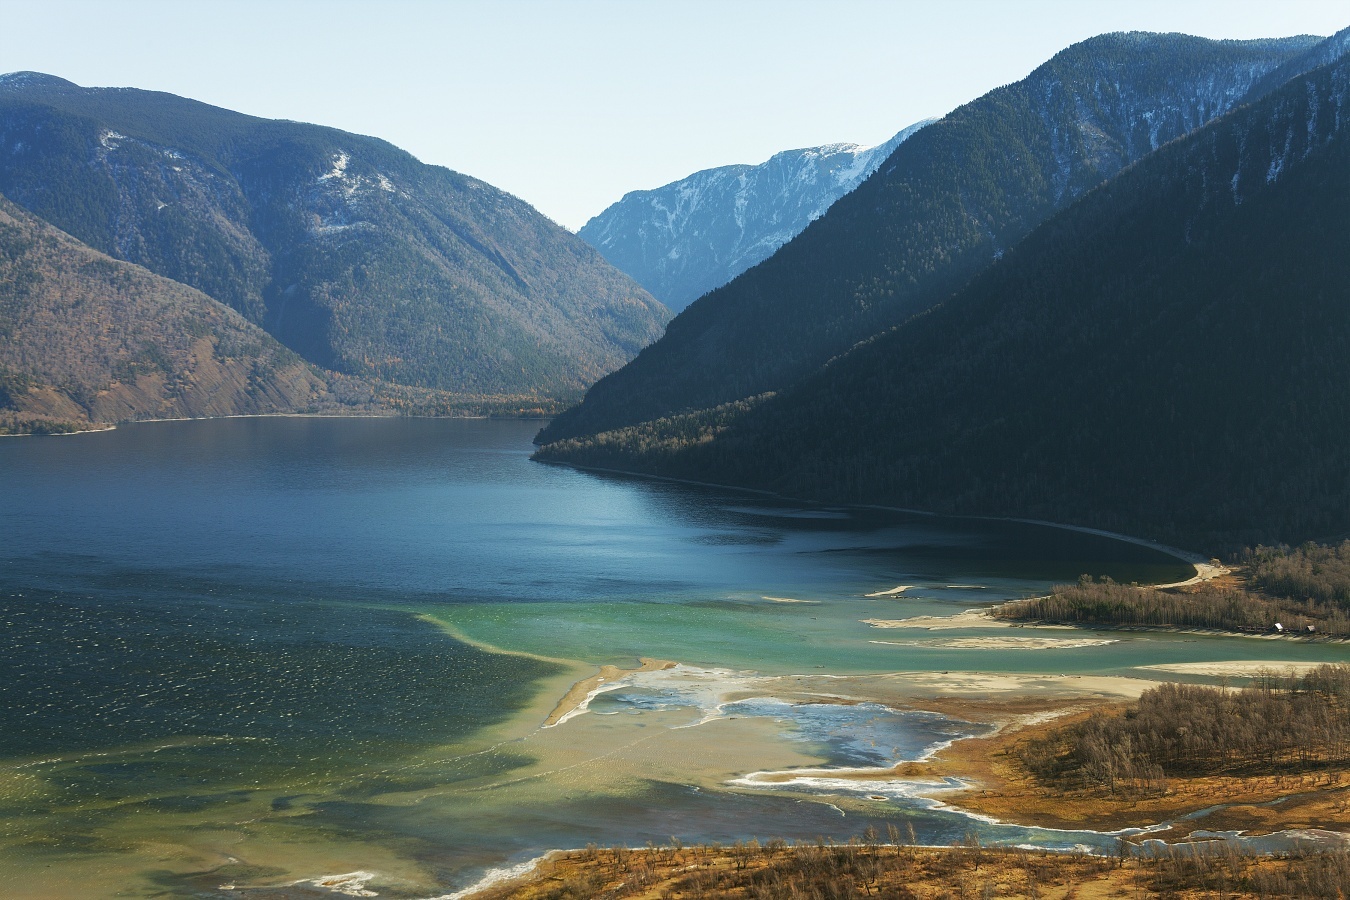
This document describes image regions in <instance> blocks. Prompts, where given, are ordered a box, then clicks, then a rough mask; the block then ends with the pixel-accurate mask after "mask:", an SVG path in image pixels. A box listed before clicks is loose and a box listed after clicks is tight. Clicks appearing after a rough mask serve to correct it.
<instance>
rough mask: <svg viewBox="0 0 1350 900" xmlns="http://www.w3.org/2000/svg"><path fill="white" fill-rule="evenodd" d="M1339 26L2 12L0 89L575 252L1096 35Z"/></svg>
mask: <svg viewBox="0 0 1350 900" xmlns="http://www.w3.org/2000/svg"><path fill="white" fill-rule="evenodd" d="M1347 26H1350V3H1347V2H1346V0H1260V2H1251V0H1223V2H1202V0H1132V2H1117V0H1072V2H1068V0H942V2H936V0H923V2H918V0H916V2H904V0H889V2H887V0H831V2H819V0H719V2H712V0H660V2H658V0H493V2H489V0H381V2H378V3H376V2H368V0H263V2H259V0H168V2H165V0H0V28H3V39H0V72H14V71H22V70H32V71H39V72H46V73H48V74H51V75H58V76H60V77H62V78H66V79H69V80H71V81H74V82H76V83H78V84H82V85H87V86H117V87H139V88H145V89H150V90H160V91H169V92H171V93H175V94H180V95H183V96H187V97H192V98H194V99H197V100H202V101H205V102H207V103H212V104H215V105H217V106H223V107H227V108H229V109H234V110H238V111H240V112H246V113H250V114H253V115H258V116H265V117H269V118H285V119H296V120H300V121H306V122H316V123H319V124H323V125H331V126H334V127H337V128H342V129H345V130H347V131H354V132H359V133H362V134H370V135H375V136H377V137H381V138H384V139H385V140H388V141H390V142H392V143H394V144H397V145H398V146H400V147H402V148H404V149H405V150H408V151H410V152H411V153H413V154H414V155H416V156H417V157H418V158H419V159H421V160H423V161H424V162H428V163H434V164H437V165H443V166H448V167H449V168H452V169H455V170H458V171H460V172H464V173H466V174H469V175H473V176H474V177H477V178H481V179H483V180H484V181H487V182H490V183H491V184H494V185H496V186H497V187H500V188H502V189H504V190H507V191H510V192H511V193H513V194H515V195H517V196H519V197H521V198H522V199H524V200H526V201H528V202H529V203H531V204H533V205H534V206H535V207H536V208H538V209H539V210H540V211H542V212H543V213H544V214H545V215H547V216H549V217H550V218H552V219H553V220H554V221H556V222H558V223H560V224H562V225H564V226H566V227H568V228H571V229H573V230H575V229H577V228H579V227H580V226H581V225H582V224H584V223H585V222H586V220H587V219H589V218H590V217H591V216H593V215H595V214H596V213H598V212H600V211H601V210H602V209H604V208H605V207H606V206H608V205H609V204H610V203H613V202H614V201H616V200H618V199H619V198H620V197H621V196H623V194H625V193H627V192H628V191H631V190H639V189H643V188H653V187H658V186H660V185H663V184H666V183H669V182H671V181H674V180H677V179H679V178H683V177H684V176H686V175H689V174H691V173H693V172H695V171H698V170H700V169H705V168H710V167H713V166H720V165H728V164H731V163H757V162H762V161H763V160H765V159H767V158H768V157H770V156H772V155H773V154H774V153H776V152H778V151H780V150H788V149H794V148H798V147H810V146H815V145H819V144H825V143H835V142H842V141H851V142H855V143H860V144H875V143H880V142H882V141H884V140H886V139H887V138H889V137H890V136H891V135H893V134H894V133H895V132H897V131H899V130H900V129H901V128H903V127H905V126H906V125H908V124H910V123H912V122H915V121H918V120H920V119H923V118H927V117H930V116H941V115H943V114H945V113H947V112H949V111H950V110H952V109H955V108H956V107H958V106H960V105H961V104H962V103H965V102H967V101H969V100H973V99H974V98H976V97H978V96H980V95H981V94H984V93H986V92H987V91H989V90H991V89H993V88H995V87H998V86H999V85H1002V84H1006V83H1008V82H1012V81H1016V80H1018V79H1020V78H1022V77H1024V76H1025V75H1026V74H1027V73H1029V72H1030V71H1031V70H1032V69H1034V68H1035V67H1036V66H1037V65H1039V64H1040V63H1042V62H1044V61H1045V60H1046V59H1049V58H1050V57H1051V56H1053V55H1054V54H1055V53H1056V52H1058V51H1059V50H1061V49H1063V48H1064V47H1067V46H1068V45H1070V44H1073V43H1075V42H1077V41H1080V40H1084V39H1086V38H1088V37H1091V36H1092V35H1095V34H1101V33H1104V32H1109V31H1181V32H1186V33H1189V34H1198V35H1203V36H1205V37H1212V38H1256V37H1281V36H1286V35H1293V34H1323V35H1325V34H1331V33H1333V32H1335V31H1338V30H1340V29H1342V28H1345V27H1347Z"/></svg>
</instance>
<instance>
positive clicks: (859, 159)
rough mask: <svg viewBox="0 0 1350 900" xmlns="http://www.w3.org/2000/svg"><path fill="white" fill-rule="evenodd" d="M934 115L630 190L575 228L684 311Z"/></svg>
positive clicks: (793, 231) (816, 213) (764, 254)
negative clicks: (867, 135)
mask: <svg viewBox="0 0 1350 900" xmlns="http://www.w3.org/2000/svg"><path fill="white" fill-rule="evenodd" d="M931 121H933V120H931V119H930V120H925V121H923V122H919V123H917V124H915V125H911V126H910V127H908V128H906V129H904V130H903V131H901V132H900V133H899V134H897V135H895V136H894V137H892V138H891V139H890V140H888V141H886V142H885V143H882V144H877V145H875V146H871V147H862V146H859V145H857V144H825V145H823V146H820V147H807V148H805V149H801V150H786V151H783V152H782V153H777V154H774V156H773V157H771V158H770V159H768V160H767V161H765V162H763V163H761V164H759V165H755V166H750V165H733V166H722V167H720V168H716V169H705V170H704V171H701V172H695V173H694V174H693V175H690V176H689V177H688V178H683V179H681V180H679V181H675V182H672V183H670V184H667V185H665V186H664V187H659V188H656V189H655V190H647V191H633V192H631V193H629V194H626V195H624V197H623V199H622V200H620V201H619V202H618V203H615V204H613V205H612V206H610V207H609V208H608V209H606V210H605V211H604V212H602V213H600V214H599V215H598V216H596V217H595V218H593V219H591V220H590V221H589V222H587V223H586V225H585V226H583V227H582V229H581V231H580V232H578V234H579V235H580V236H581V237H582V238H583V239H584V240H586V241H587V242H588V243H590V244H591V245H592V246H594V247H595V248H596V249H597V250H599V251H600V253H601V254H603V255H604V257H605V258H606V259H608V260H609V261H610V262H611V263H613V264H614V265H615V266H617V267H618V268H620V269H622V270H623V271H625V272H627V273H628V274H629V275H631V276H632V277H633V278H635V279H637V281H638V282H639V283H641V284H642V286H643V287H645V288H646V289H647V290H649V291H651V293H652V294H653V295H655V296H656V297H657V298H658V299H659V300H661V301H662V302H664V303H665V304H666V305H667V306H669V307H670V308H671V309H674V310H676V311H678V310H681V309H683V308H684V307H685V306H688V305H689V303H691V302H692V301H694V300H695V299H697V298H698V297H700V296H701V295H703V294H705V293H707V292H708V291H710V290H712V289H713V288H716V287H720V286H721V285H723V284H725V283H727V282H728V281H730V280H731V279H733V278H735V277H736V276H737V275H739V274H740V273H741V272H744V271H745V270H746V269H749V268H750V267H751V266H754V265H756V264H758V263H760V262H762V261H764V260H765V259H767V258H768V257H769V256H771V255H772V254H773V252H774V251H775V250H777V249H778V248H779V247H781V246H783V245H784V244H785V243H787V242H788V241H790V240H792V238H794V237H796V236H797V235H798V234H799V233H801V231H802V230H803V229H804V228H806V226H807V225H809V224H811V222H812V221H814V220H815V219H818V218H819V217H820V216H822V215H824V213H825V211H826V210H827V209H829V208H830V206H831V205H832V204H833V203H834V202H835V201H836V200H838V199H839V198H840V197H842V196H843V195H845V194H847V193H848V192H849V191H851V190H853V189H854V188H856V187H857V186H858V185H859V184H861V183H862V182H863V181H864V180H865V179H866V178H867V177H868V176H870V175H871V174H872V173H873V172H875V171H876V170H877V167H879V166H880V165H881V163H882V162H884V161H885V160H886V158H887V157H889V156H890V155H891V153H892V151H894V150H895V148H896V147H898V146H899V145H900V144H901V143H902V142H903V141H905V140H906V139H907V138H908V137H909V136H910V135H912V134H913V133H914V132H916V131H918V130H919V129H920V128H922V127H923V126H924V125H927V124H929V122H931Z"/></svg>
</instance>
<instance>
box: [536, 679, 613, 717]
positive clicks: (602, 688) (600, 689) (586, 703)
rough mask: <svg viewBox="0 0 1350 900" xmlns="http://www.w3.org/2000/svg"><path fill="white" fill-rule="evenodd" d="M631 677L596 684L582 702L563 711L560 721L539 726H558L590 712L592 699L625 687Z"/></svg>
mask: <svg viewBox="0 0 1350 900" xmlns="http://www.w3.org/2000/svg"><path fill="white" fill-rule="evenodd" d="M629 677H630V676H624V677H623V678H616V679H614V680H613V681H605V682H602V683H601V684H598V685H596V686H595V687H594V688H592V689H591V690H590V691H588V692H587V693H586V696H585V697H584V698H582V700H581V702H580V703H578V704H577V705H576V706H574V707H572V708H571V709H569V710H568V711H567V712H565V713H563V714H562V715H561V716H559V717H558V721H556V722H554V723H553V724H552V725H541V726H539V727H540V728H557V727H558V726H559V725H561V724H563V723H564V722H566V721H568V720H570V719H575V718H576V717H577V716H579V715H581V714H582V713H585V712H589V711H590V708H591V701H592V700H594V699H595V698H596V697H599V696H600V695H601V694H604V693H607V692H609V691H615V690H618V689H619V688H621V687H623V683H624V682H625V681H627V680H628V678H629Z"/></svg>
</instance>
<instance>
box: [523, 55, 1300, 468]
mask: <svg viewBox="0 0 1350 900" xmlns="http://www.w3.org/2000/svg"><path fill="white" fill-rule="evenodd" d="M1318 40H1319V39H1315V38H1288V39H1282V40H1269V41H1211V40H1205V39H1202V38H1195V37H1188V36H1185V35H1176V34H1170V35H1159V34H1140V33H1132V34H1110V35H1103V36H1101V37H1096V38H1092V39H1091V40H1088V41H1084V42H1083V43H1081V44H1076V45H1074V46H1072V47H1070V48H1068V49H1067V50H1064V51H1063V52H1061V53H1059V54H1057V55H1056V56H1055V57H1054V58H1053V59H1051V60H1050V61H1049V62H1047V63H1045V64H1044V65H1042V66H1041V67H1040V68H1038V69H1036V70H1035V71H1034V72H1032V73H1031V75H1029V76H1028V77H1027V78H1026V79H1024V80H1022V81H1020V82H1017V83H1016V84H1011V85H1008V86H1006V87H1002V88H999V89H997V90H994V91H991V92H990V93H989V94H986V95H985V96H984V97H981V98H980V99H978V100H975V101H974V102H972V103H970V104H967V105H966V106H963V107H961V108H960V109H957V110H956V111H955V112H953V113H951V114H950V115H948V116H947V117H945V118H944V119H942V120H940V121H938V122H935V123H933V124H931V125H928V126H927V127H925V128H923V129H922V130H921V131H919V132H918V133H917V134H915V135H914V136H913V137H911V138H909V139H908V140H906V141H905V142H904V143H902V144H901V145H900V146H899V147H898V148H897V149H896V151H895V152H894V153H893V154H892V155H891V157H890V158H889V159H888V160H887V161H886V162H885V163H883V164H882V166H881V168H880V169H878V170H877V172H876V173H875V174H874V175H873V176H872V177H871V178H869V179H868V180H867V181H865V182H864V183H863V184H862V185H861V186H860V187H859V188H858V189H857V190H855V191H853V192H852V193H851V194H848V195H847V196H845V197H843V198H841V199H840V200H839V201H838V202H837V203H835V204H834V206H832V207H831V208H830V210H829V211H828V212H827V213H826V214H825V215H824V216H822V217H821V218H819V219H817V220H816V221H815V222H813V223H812V224H811V225H810V226H809V227H807V229H806V230H805V231H803V232H802V233H801V234H800V235H799V236H798V237H796V238H795V239H794V240H792V241H791V242H789V243H788V244H787V245H786V246H784V247H783V248H782V249H780V250H779V251H778V252H777V253H776V254H774V255H773V256H772V257H770V258H769V259H768V260H766V261H765V262H763V263H761V264H760V265H758V266H756V267H755V268H753V269H751V270H749V271H748V272H746V273H744V274H742V275H741V276H740V277H738V278H737V279H736V280H734V281H733V282H731V283H730V284H728V285H726V286H725V287H722V288H720V289H718V290H715V291H713V292H711V293H709V294H707V295H706V296H704V297H703V298H701V299H700V300H698V301H697V302H695V303H694V304H693V305H692V306H690V307H689V308H688V309H687V310H685V311H684V312H683V313H681V314H680V315H679V316H678V317H677V318H676V319H675V320H674V321H673V322H671V323H670V325H669V327H668V328H667V330H666V334H665V336H664V337H663V338H662V339H661V340H660V341H658V342H656V343H655V344H653V345H652V346H651V347H649V348H647V349H646V350H645V351H644V352H643V353H642V354H641V355H639V357H638V358H637V359H635V360H634V361H633V362H632V363H630V364H629V365H628V366H626V367H625V368H623V369H622V370H620V371H618V372H616V373H614V374H613V375H610V376H608V377H607V378H605V379H603V380H601V381H600V382H599V383H597V384H596V385H595V386H594V387H593V388H592V389H591V390H590V391H589V393H588V394H587V397H586V400H585V401H584V402H583V403H582V404H581V405H580V406H579V407H576V408H574V409H572V410H569V411H568V412H567V413H566V414H564V415H563V416H560V417H559V418H557V419H555V420H554V421H553V423H552V424H551V425H550V427H549V428H547V429H546V430H545V431H544V432H543V433H542V434H541V436H540V439H541V441H544V442H547V441H550V440H556V439H559V438H565V437H572V436H577V435H583V434H588V433H594V432H597V431H601V430H606V429H612V428H615V427H619V426H623V425H629V424H633V423H636V422H640V421H643V420H645V419H651V418H655V417H659V416H665V415H669V414H671V413H676V412H680V411H684V410H691V409H697V408H701V407H711V406H714V405H716V404H720V403H724V402H728V401H734V400H737V399H740V398H745V397H749V396H752V395H756V394H759V393H761V392H764V391H771V390H780V389H782V388H784V387H786V386H787V385H789V384H791V383H792V382H793V381H794V380H795V379H797V378H800V377H801V376H803V375H805V374H807V373H809V372H811V371H813V370H815V369H816V368H818V367H819V366H821V365H822V364H824V363H825V362H826V361H828V360H829V359H830V358H832V357H833V356H836V355H838V354H840V353H843V352H845V351H846V350H848V348H849V347H851V346H853V344H855V343H856V342H858V341H860V340H863V339H864V338H867V337H869V336H871V335H873V334H876V333H877V332H879V331H881V330H883V329H885V328H887V327H890V326H893V325H896V324H899V323H900V322H903V321H904V320H905V319H907V318H909V317H910V316H911V315H913V314H915V313H917V312H921V311H923V310H925V309H928V308H930V307H932V306H933V305H935V304H937V303H939V302H941V301H942V300H944V299H946V298H947V297H948V296H949V295H950V294H951V292H953V291H954V290H956V289H958V288H959V287H961V286H962V285H963V284H965V283H966V282H967V281H968V280H969V279H970V278H971V277H972V276H973V275H975V274H976V273H977V272H979V271H980V270H981V269H983V268H985V267H986V266H988V265H989V264H990V263H991V262H992V261H993V260H995V259H996V258H998V257H999V256H1000V255H1001V254H1002V253H1004V252H1005V251H1006V250H1007V249H1008V248H1009V247H1011V246H1013V245H1014V244H1015V243H1017V242H1018V241H1019V240H1021V239H1022V238H1023V237H1024V236H1025V235H1026V234H1028V233H1029V232H1030V231H1031V229H1032V228H1034V227H1035V226H1036V225H1038V224H1040V223H1041V222H1043V221H1045V220H1046V219H1047V218H1048V217H1049V216H1051V215H1052V214H1054V213H1055V212H1056V211H1058V210H1060V209H1063V208H1064V207H1066V206H1068V205H1069V204H1070V203H1072V202H1073V201H1074V200H1075V199H1076V198H1077V197H1080V196H1081V195H1082V194H1083V193H1084V192H1086V191H1087V190H1089V189H1091V188H1092V187H1094V186H1096V185H1098V184H1100V183H1101V182H1103V181H1105V180H1106V179H1107V178H1110V177H1111V176H1113V175H1115V174H1116V173H1117V172H1119V171H1121V170H1122V169H1123V168H1124V167H1126V166H1127V165H1129V164H1130V163H1131V162H1134V161H1135V160H1138V159H1140V158H1141V157H1143V156H1145V155H1146V154H1148V153H1150V152H1152V151H1153V150H1155V149H1157V148H1158V147H1160V146H1162V145H1163V144H1165V143H1166V142H1168V141H1169V140H1172V139H1174V138H1176V137H1179V136H1181V135H1184V134H1186V133H1188V132H1189V131H1191V130H1192V129H1194V128H1196V127H1198V126H1200V125H1202V124H1204V123H1205V122H1207V121H1209V120H1211V119H1213V118H1214V117H1215V116H1218V115H1221V114H1223V113H1225V112H1227V111H1228V110H1230V109H1232V108H1233V107H1234V106H1236V105H1237V104H1239V103H1240V102H1242V101H1243V100H1244V99H1245V98H1247V97H1248V94H1249V91H1250V89H1251V88H1252V86H1253V85H1255V84H1257V83H1258V82H1259V81H1261V80H1262V79H1263V78H1264V77H1265V76H1266V75H1268V74H1269V73H1270V72H1271V71H1273V70H1274V69H1275V68H1276V67H1277V66H1280V65H1281V64H1283V63H1286V62H1288V61H1290V60H1291V59H1293V58H1295V57H1297V56H1300V55H1301V54H1303V53H1304V52H1306V51H1307V50H1308V49H1310V48H1311V47H1312V46H1314V44H1315V43H1316V42H1317V41H1318Z"/></svg>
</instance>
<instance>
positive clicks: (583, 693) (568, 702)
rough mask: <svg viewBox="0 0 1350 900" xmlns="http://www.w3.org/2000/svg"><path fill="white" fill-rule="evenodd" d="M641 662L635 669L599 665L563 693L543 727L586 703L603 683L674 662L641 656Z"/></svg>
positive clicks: (669, 665)
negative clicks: (592, 673)
mask: <svg viewBox="0 0 1350 900" xmlns="http://www.w3.org/2000/svg"><path fill="white" fill-rule="evenodd" d="M638 662H639V663H641V665H640V666H638V667H637V668H636V669H621V668H619V667H618V666H601V667H600V671H599V672H596V673H595V674H594V675H592V676H591V677H589V678H583V679H581V680H580V681H578V682H577V683H576V684H574V685H572V687H571V688H570V689H569V690H568V691H567V693H566V694H563V697H562V699H561V700H559V701H558V705H557V706H555V707H553V712H551V713H549V714H548V716H547V717H546V718H545V719H544V727H545V728H551V727H552V726H554V725H557V724H559V723H561V722H562V721H563V720H564V719H566V718H567V717H568V715H569V714H571V713H573V712H575V711H576V710H578V709H580V708H581V707H582V706H583V705H585V704H586V703H589V702H590V701H591V698H592V697H594V696H595V694H596V692H597V691H598V690H599V689H600V688H601V687H602V686H604V685H606V684H609V683H611V682H615V681H618V680H619V679H621V678H624V677H625V676H628V675H632V674H635V673H637V672H659V671H661V670H663V669H673V668H675V663H673V662H671V661H670V660H667V659H652V658H651V657H648V656H643V657H640V658H639V659H638Z"/></svg>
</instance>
